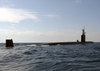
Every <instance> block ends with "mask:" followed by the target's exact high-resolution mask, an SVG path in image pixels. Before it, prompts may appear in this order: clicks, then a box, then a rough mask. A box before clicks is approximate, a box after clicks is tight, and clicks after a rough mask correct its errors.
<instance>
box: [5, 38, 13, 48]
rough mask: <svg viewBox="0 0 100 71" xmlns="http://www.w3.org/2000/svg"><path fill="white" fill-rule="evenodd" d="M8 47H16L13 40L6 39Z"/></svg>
mask: <svg viewBox="0 0 100 71" xmlns="http://www.w3.org/2000/svg"><path fill="white" fill-rule="evenodd" d="M6 47H14V45H13V40H12V39H6Z"/></svg>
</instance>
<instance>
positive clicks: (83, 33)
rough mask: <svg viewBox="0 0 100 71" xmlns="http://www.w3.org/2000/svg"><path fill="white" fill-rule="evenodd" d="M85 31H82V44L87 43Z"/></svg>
mask: <svg viewBox="0 0 100 71" xmlns="http://www.w3.org/2000/svg"><path fill="white" fill-rule="evenodd" d="M85 37H86V36H85V30H84V29H83V30H82V35H81V42H85Z"/></svg>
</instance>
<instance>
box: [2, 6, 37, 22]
mask: <svg viewBox="0 0 100 71" xmlns="http://www.w3.org/2000/svg"><path fill="white" fill-rule="evenodd" d="M25 19H33V20H34V21H38V20H39V19H38V18H37V16H36V12H29V11H28V10H24V9H13V8H0V21H1V22H13V23H19V22H20V21H22V20H25Z"/></svg>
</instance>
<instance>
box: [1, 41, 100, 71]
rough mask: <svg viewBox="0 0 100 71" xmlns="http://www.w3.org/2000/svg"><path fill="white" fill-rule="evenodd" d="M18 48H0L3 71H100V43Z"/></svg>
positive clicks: (3, 45)
mask: <svg viewBox="0 0 100 71" xmlns="http://www.w3.org/2000/svg"><path fill="white" fill-rule="evenodd" d="M14 46H15V47H14V48H6V47H5V44H3V43H1V44H0V71H100V43H92V44H91V43H89V44H85V45H82V44H78V45H56V46H38V44H35V43H15V44H14Z"/></svg>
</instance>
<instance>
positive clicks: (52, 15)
mask: <svg viewBox="0 0 100 71" xmlns="http://www.w3.org/2000/svg"><path fill="white" fill-rule="evenodd" d="M42 16H46V17H49V18H54V17H57V15H54V14H47V15H42Z"/></svg>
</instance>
